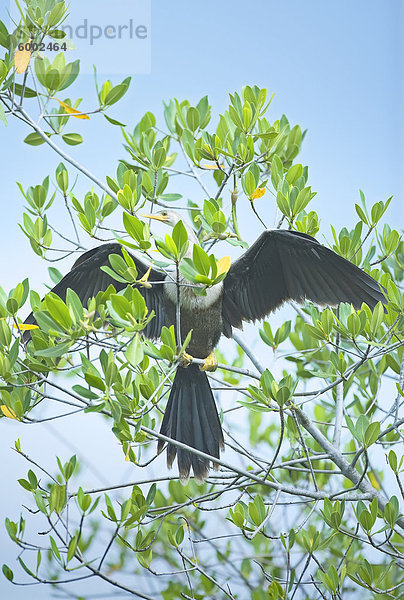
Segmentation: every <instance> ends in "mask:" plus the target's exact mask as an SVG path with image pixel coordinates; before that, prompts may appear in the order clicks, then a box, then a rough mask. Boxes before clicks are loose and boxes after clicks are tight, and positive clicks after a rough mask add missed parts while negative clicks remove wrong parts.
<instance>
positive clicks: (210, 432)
mask: <svg viewBox="0 0 404 600" xmlns="http://www.w3.org/2000/svg"><path fill="white" fill-rule="evenodd" d="M160 433H162V434H163V435H166V436H167V437H170V438H173V439H174V440H177V441H178V442H182V443H183V444H187V446H192V447H193V448H196V449H197V450H200V451H201V452H204V453H205V454H210V455H211V456H214V457H215V458H219V456H220V448H222V449H223V448H224V443H223V431H222V427H221V425H220V421H219V415H218V414H217V408H216V403H215V400H214V398H213V394H212V390H211V389H210V385H209V381H208V378H207V376H206V373H204V372H203V371H201V370H200V369H199V367H198V365H189V367H187V368H183V367H178V369H177V372H176V374H175V378H174V382H173V385H172V388H171V393H170V397H169V399H168V403H167V408H166V411H165V414H164V418H163V422H162V424H161V429H160ZM163 446H164V442H163V441H162V440H159V442H158V447H157V451H158V452H161V451H162V449H163ZM176 456H177V462H178V471H179V474H180V478H181V479H188V477H189V473H190V470H191V467H192V470H193V472H194V475H195V478H196V479H197V480H201V481H203V480H204V479H206V477H207V476H208V473H209V466H210V465H209V462H210V461H209V460H208V459H206V458H202V457H200V456H198V455H196V454H193V453H192V452H189V450H184V449H183V448H179V447H177V446H174V445H173V444H170V443H169V444H168V446H167V465H168V466H169V467H171V466H172V464H173V462H174V459H175V457H176ZM213 467H214V468H215V464H214V465H213Z"/></svg>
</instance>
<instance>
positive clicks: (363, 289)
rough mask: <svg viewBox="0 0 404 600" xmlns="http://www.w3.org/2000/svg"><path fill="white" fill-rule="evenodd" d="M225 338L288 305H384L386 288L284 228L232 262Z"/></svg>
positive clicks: (225, 300) (266, 235)
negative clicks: (313, 303) (247, 322)
mask: <svg viewBox="0 0 404 600" xmlns="http://www.w3.org/2000/svg"><path fill="white" fill-rule="evenodd" d="M223 288H224V293H223V333H224V335H226V336H227V337H231V332H232V327H241V326H242V322H243V321H255V320H256V319H262V318H263V317H265V316H266V315H268V314H269V313H270V312H272V311H273V310H275V309H276V308H277V307H278V306H280V305H281V304H283V303H284V302H286V301H287V300H295V301H297V302H303V301H304V300H305V299H307V300H311V301H312V302H315V303H317V304H320V305H321V304H328V305H330V306H335V305H337V304H339V303H340V302H351V303H352V304H353V305H354V306H355V308H360V306H361V304H362V302H365V303H366V304H368V305H369V306H370V307H371V308H374V306H375V305H376V304H377V303H378V302H379V301H381V302H384V303H386V299H385V296H384V295H383V291H385V290H384V288H383V287H382V286H380V285H379V284H378V283H377V281H375V280H374V279H373V278H372V277H370V276H369V275H368V274H367V273H365V272H364V271H362V269H359V268H358V267H357V266H355V265H354V264H353V263H351V262H349V261H348V260H346V259H345V258H342V257H341V256H339V255H338V254H336V253H335V252H334V251H333V250H330V249H329V248H326V247H325V246H322V245H321V244H320V243H319V242H318V241H317V240H315V239H314V238H313V237H311V236H309V235H307V234H304V233H299V232H296V231H287V230H284V229H277V230H267V231H264V233H262V234H261V235H260V237H259V238H258V239H257V241H256V242H255V243H254V244H253V245H252V246H251V247H250V248H249V249H248V250H247V251H246V252H245V253H244V254H243V256H241V257H240V258H239V259H238V260H237V261H235V262H234V263H233V265H232V266H231V267H230V270H229V272H228V274H227V277H226V279H225V280H224V282H223Z"/></svg>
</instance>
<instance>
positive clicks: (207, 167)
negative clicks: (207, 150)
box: [203, 164, 224, 169]
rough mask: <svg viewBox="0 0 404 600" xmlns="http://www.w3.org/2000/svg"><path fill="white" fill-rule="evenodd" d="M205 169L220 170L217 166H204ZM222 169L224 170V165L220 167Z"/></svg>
mask: <svg viewBox="0 0 404 600" xmlns="http://www.w3.org/2000/svg"><path fill="white" fill-rule="evenodd" d="M203 166H204V168H205V169H218V168H219V167H218V166H217V165H203ZM220 168H221V169H224V164H223V165H220Z"/></svg>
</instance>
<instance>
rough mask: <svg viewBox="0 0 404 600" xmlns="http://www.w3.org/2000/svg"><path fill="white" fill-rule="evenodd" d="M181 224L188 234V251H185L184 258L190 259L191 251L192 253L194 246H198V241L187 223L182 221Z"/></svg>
mask: <svg viewBox="0 0 404 600" xmlns="http://www.w3.org/2000/svg"><path fill="white" fill-rule="evenodd" d="M183 224H184V227H185V229H186V230H187V233H188V242H189V245H188V250H187V251H186V254H185V256H186V257H187V258H192V256H193V251H194V246H195V245H196V246H199V240H198V238H197V237H196V234H195V232H194V230H193V229H192V228H191V227H190V226H189V225H188V223H184V221H183Z"/></svg>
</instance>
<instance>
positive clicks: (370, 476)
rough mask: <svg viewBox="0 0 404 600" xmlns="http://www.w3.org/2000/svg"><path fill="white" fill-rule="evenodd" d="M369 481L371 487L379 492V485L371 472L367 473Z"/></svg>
mask: <svg viewBox="0 0 404 600" xmlns="http://www.w3.org/2000/svg"><path fill="white" fill-rule="evenodd" d="M369 481H370V483H371V484H372V486H373V487H374V488H375V490H380V484H379V482H378V481H377V479H376V477H375V474H374V473H373V471H370V472H369Z"/></svg>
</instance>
